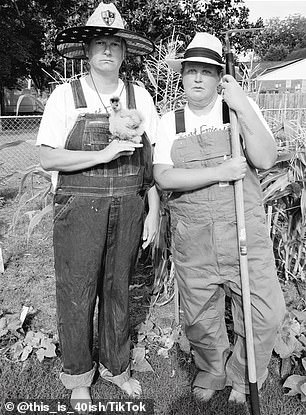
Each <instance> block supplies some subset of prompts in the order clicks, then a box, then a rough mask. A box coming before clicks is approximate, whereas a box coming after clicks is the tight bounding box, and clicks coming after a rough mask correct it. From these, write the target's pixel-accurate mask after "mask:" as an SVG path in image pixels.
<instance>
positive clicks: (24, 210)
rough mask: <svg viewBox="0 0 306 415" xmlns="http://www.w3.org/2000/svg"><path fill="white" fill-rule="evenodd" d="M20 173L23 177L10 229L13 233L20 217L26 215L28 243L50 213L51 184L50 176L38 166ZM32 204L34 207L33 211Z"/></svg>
mask: <svg viewBox="0 0 306 415" xmlns="http://www.w3.org/2000/svg"><path fill="white" fill-rule="evenodd" d="M22 173H23V177H22V179H21V182H20V185H19V192H18V196H17V197H18V198H19V203H18V208H17V209H16V212H15V214H14V216H13V220H12V225H11V229H12V230H13V231H15V230H16V226H17V224H18V221H19V220H20V217H21V216H23V215H27V216H28V217H29V225H28V232H27V242H29V239H30V236H31V234H32V232H33V230H34V228H35V226H37V225H38V224H39V223H40V221H41V220H42V219H43V218H44V217H45V216H46V215H47V214H49V213H51V212H52V183H51V174H50V173H49V172H47V171H45V170H43V169H42V167H40V166H39V165H33V166H30V167H28V168H27V169H26V170H25V171H23V172H22ZM34 202H36V205H34V206H35V208H34V209H33V204H34Z"/></svg>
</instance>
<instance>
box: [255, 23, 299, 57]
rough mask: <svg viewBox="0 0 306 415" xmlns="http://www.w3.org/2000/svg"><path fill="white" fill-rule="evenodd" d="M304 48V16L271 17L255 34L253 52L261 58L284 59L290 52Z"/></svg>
mask: <svg viewBox="0 0 306 415" xmlns="http://www.w3.org/2000/svg"><path fill="white" fill-rule="evenodd" d="M303 48H306V17H304V16H301V15H293V16H289V17H287V18H285V19H280V18H278V17H277V18H273V19H270V20H268V21H267V23H266V24H265V28H264V30H263V31H262V32H260V33H259V34H258V36H257V40H256V43H255V52H256V53H257V54H258V55H259V56H260V58H261V59H263V60H274V61H281V60H284V59H285V58H286V57H287V56H288V55H289V54H290V53H291V52H293V51H295V50H298V49H303Z"/></svg>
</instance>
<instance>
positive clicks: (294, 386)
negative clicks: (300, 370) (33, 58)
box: [283, 375, 306, 401]
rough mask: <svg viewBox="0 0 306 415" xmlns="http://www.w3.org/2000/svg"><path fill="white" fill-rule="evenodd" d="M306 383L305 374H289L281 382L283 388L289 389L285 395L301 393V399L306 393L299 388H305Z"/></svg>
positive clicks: (305, 396)
mask: <svg viewBox="0 0 306 415" xmlns="http://www.w3.org/2000/svg"><path fill="white" fill-rule="evenodd" d="M305 383H306V376H300V375H291V376H289V377H288V378H287V379H286V382H285V383H284V384H283V387H284V388H288V389H291V390H290V391H289V392H288V393H286V394H285V395H288V396H294V395H298V394H300V395H301V398H302V399H303V401H304V400H305V398H306V394H305V393H304V392H303V390H302V389H301V388H302V386H303V389H304V388H305Z"/></svg>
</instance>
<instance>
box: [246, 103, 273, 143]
mask: <svg viewBox="0 0 306 415" xmlns="http://www.w3.org/2000/svg"><path fill="white" fill-rule="evenodd" d="M248 100H249V102H250V104H251V105H252V107H253V109H254V111H255V112H256V114H257V115H258V117H259V119H260V120H261V122H262V123H263V125H264V126H265V128H266V129H267V130H268V131H269V133H270V134H271V136H272V137H273V133H272V131H271V129H270V127H269V124H268V123H267V121H266V120H265V118H264V116H263V114H262V112H261V110H260V108H259V106H258V105H257V104H256V102H255V101H254V100H253V99H252V98H250V97H248Z"/></svg>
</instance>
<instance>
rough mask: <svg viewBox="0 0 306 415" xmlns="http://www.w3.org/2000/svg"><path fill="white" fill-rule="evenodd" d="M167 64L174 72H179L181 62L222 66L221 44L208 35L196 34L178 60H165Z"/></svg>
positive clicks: (204, 33)
mask: <svg viewBox="0 0 306 415" xmlns="http://www.w3.org/2000/svg"><path fill="white" fill-rule="evenodd" d="M166 62H167V64H168V65H169V66H170V68H172V69H173V70H174V71H175V72H179V73H180V72H181V69H182V63H183V62H202V63H210V64H212V65H217V66H221V67H223V66H224V62H223V60H222V43H221V42H220V40H219V39H218V38H217V37H216V36H214V35H211V34H210V33H206V32H199V33H196V34H195V36H194V38H193V39H192V41H191V42H190V43H189V45H188V46H187V48H186V51H185V53H184V56H183V57H182V58H180V59H166Z"/></svg>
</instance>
